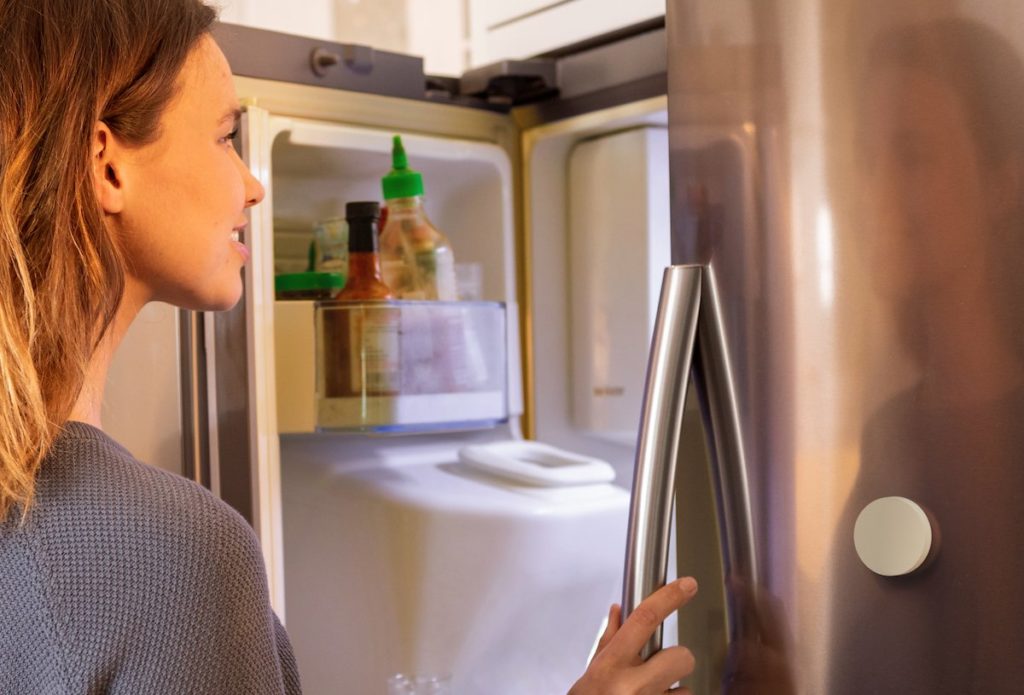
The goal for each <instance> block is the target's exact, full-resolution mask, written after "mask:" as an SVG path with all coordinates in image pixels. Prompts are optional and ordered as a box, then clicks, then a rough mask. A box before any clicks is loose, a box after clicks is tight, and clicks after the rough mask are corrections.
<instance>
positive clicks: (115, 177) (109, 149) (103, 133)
mask: <svg viewBox="0 0 1024 695" xmlns="http://www.w3.org/2000/svg"><path fill="white" fill-rule="evenodd" d="M90 154H91V163H92V183H93V188H94V190H95V191H96V200H98V201H99V204H100V207H102V208H103V212H105V213H107V214H108V215H116V214H117V213H119V212H121V210H122V209H124V189H123V187H122V184H121V173H122V172H121V168H122V165H123V161H122V160H123V155H124V149H123V148H122V147H121V146H120V144H119V143H118V142H117V138H115V137H114V134H113V133H112V132H111V131H110V128H109V127H108V126H107V124H106V123H104V122H103V121H96V125H95V127H94V128H93V131H92V143H91V149H90Z"/></svg>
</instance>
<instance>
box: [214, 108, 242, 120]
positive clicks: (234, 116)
mask: <svg viewBox="0 0 1024 695" xmlns="http://www.w3.org/2000/svg"><path fill="white" fill-rule="evenodd" d="M240 120H242V109H240V108H239V107H237V106H232V107H231V108H230V109H228V111H227V112H226V113H225V114H224V115H223V116H221V117H220V120H218V121H217V123H224V122H225V121H235V122H236V123H237V122H238V121H240Z"/></svg>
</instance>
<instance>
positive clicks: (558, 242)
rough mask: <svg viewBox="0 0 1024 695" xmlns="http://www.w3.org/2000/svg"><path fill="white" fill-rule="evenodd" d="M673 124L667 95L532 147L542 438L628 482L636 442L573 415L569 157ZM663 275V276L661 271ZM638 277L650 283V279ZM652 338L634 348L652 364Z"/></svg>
mask: <svg viewBox="0 0 1024 695" xmlns="http://www.w3.org/2000/svg"><path fill="white" fill-rule="evenodd" d="M667 123H668V113H667V111H666V103H665V99H664V98H655V99H650V100H648V101H645V102H637V103H634V104H629V105H626V106H623V107H616V108H614V109H609V110H608V111H607V112H596V113H591V114H587V115H585V116H581V117H578V118H576V119H572V120H568V121H562V122H557V123H553V124H551V125H548V126H543V127H541V128H538V129H536V130H535V131H532V132H531V133H530V134H529V136H528V138H529V143H528V147H527V150H526V157H527V160H526V163H525V165H526V166H527V167H528V176H527V186H528V191H527V195H528V196H529V215H530V220H529V224H530V239H531V241H530V243H531V250H530V281H531V284H532V293H533V297H534V299H533V306H532V307H531V309H532V311H533V324H534V327H535V329H534V335H533V345H532V349H533V354H534V356H535V360H534V389H535V391H534V407H535V422H536V428H535V434H536V438H537V439H538V440H540V441H542V442H546V443H548V444H553V445H555V446H558V447H561V448H564V449H568V450H569V451H575V452H578V453H581V454H586V455H588V456H593V457H595V458H600V459H603V460H605V461H608V462H609V463H611V464H612V466H613V467H614V468H615V471H616V474H617V478H616V483H617V484H619V485H622V486H624V487H629V486H630V484H631V483H632V471H633V456H634V449H635V442H633V443H623V441H620V442H615V441H610V440H608V439H607V438H602V437H598V436H594V435H593V434H591V433H588V432H585V431H584V430H582V429H580V428H579V427H577V426H576V425H575V424H574V423H573V418H572V412H573V407H572V376H571V375H572V373H573V364H574V362H575V360H576V359H577V355H575V354H574V351H573V349H572V335H571V330H570V324H571V309H570V300H569V296H570V292H569V287H570V285H571V280H570V276H569V268H570V266H571V262H570V239H569V218H570V214H569V201H570V189H569V161H570V157H571V156H572V153H573V150H574V149H575V148H576V147H577V145H579V144H580V143H581V142H584V141H586V140H590V139H593V138H596V137H600V136H604V135H609V134H612V133H615V132H618V131H622V130H626V129H632V128H638V127H644V126H653V127H662V128H664V127H666V126H667ZM665 263H666V265H667V264H668V263H669V260H668V259H666V261H665ZM657 275H658V277H659V278H660V275H661V273H660V271H659V272H658V273H657ZM636 281H638V282H641V283H645V284H646V283H647V281H648V279H647V278H642V279H641V278H637V279H636ZM647 342H648V341H646V340H643V339H640V340H638V341H637V345H636V348H635V349H636V350H637V351H638V352H640V353H642V354H643V355H644V359H645V362H646V355H647V352H648V345H647ZM641 383H642V377H641ZM635 420H636V424H635V425H634V427H636V426H637V425H638V424H639V421H640V411H639V410H637V412H636V416H635ZM634 432H635V430H634Z"/></svg>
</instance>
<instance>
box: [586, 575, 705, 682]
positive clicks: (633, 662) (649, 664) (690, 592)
mask: <svg viewBox="0 0 1024 695" xmlns="http://www.w3.org/2000/svg"><path fill="white" fill-rule="evenodd" d="M696 593H697V582H696V581H694V580H693V578H691V577H686V578H685V579H679V580H677V581H674V582H672V583H671V584H666V585H665V586H663V587H662V588H660V589H658V590H657V591H655V592H654V593H653V594H651V595H650V596H648V597H647V598H646V599H644V601H643V602H642V603H641V604H640V605H639V606H637V607H636V610H634V611H633V613H632V614H630V616H629V618H628V619H627V620H626V622H625V624H623V625H622V626H621V627H620V626H619V623H620V622H621V620H622V611H621V609H620V608H619V607H618V606H612V609H611V613H610V614H609V615H608V627H607V628H606V629H605V631H604V634H603V635H601V639H600V641H599V642H598V643H597V653H596V654H595V656H594V660H593V661H591V662H590V666H589V667H588V668H587V672H586V673H584V674H583V677H582V678H580V679H579V680H578V681H576V685H574V686H573V687H572V690H570V691H569V695H655V694H657V695H662V694H663V693H675V694H677V695H682V694H684V693H685V694H688V693H690V690H689V689H688V688H674V689H672V690H669V688H671V687H672V685H673V684H674V683H676V682H677V681H678V680H680V679H681V678H685V677H686V676H688V675H690V673H692V672H693V654H691V653H690V650H689V649H687V648H686V647H669V648H668V649H662V650H661V651H660V652H658V653H657V654H655V655H654V656H652V657H651V658H650V659H648V660H647V661H641V660H640V650H641V649H642V648H643V646H644V644H646V643H647V640H649V639H650V638H651V635H652V634H654V631H655V629H657V627H658V626H659V625H661V623H662V622H664V620H665V618H667V617H668V616H669V615H671V614H672V613H673V612H675V611H677V610H679V608H681V607H682V606H684V605H685V604H686V603H687V602H689V600H690V599H691V598H693V596H694V594H696Z"/></svg>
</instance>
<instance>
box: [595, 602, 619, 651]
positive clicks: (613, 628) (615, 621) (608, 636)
mask: <svg viewBox="0 0 1024 695" xmlns="http://www.w3.org/2000/svg"><path fill="white" fill-rule="evenodd" d="M621 622H622V609H621V608H620V607H619V604H617V603H613V604H612V607H611V609H610V610H609V611H608V624H607V625H605V626H604V632H602V633H601V639H599V640H598V641H597V651H595V652H594V655H595V656H596V655H598V654H600V653H601V652H603V651H604V648H605V647H607V646H608V643H609V642H611V641H612V637H614V636H615V633H616V632H618V631H619V624H620V623H621Z"/></svg>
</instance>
